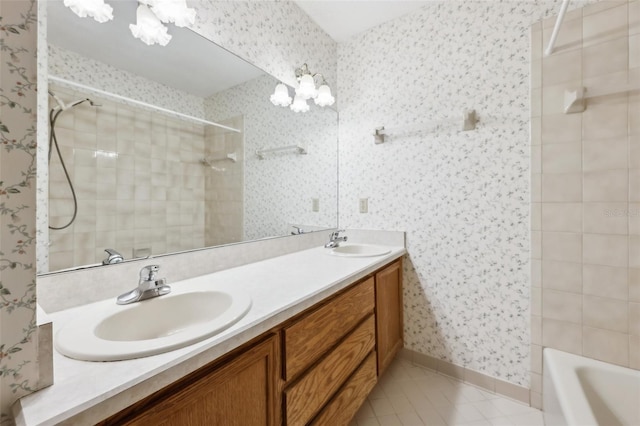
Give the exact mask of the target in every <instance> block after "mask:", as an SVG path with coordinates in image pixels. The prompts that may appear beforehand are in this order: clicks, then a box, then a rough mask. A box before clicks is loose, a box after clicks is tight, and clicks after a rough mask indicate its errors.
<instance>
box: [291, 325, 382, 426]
mask: <svg viewBox="0 0 640 426" xmlns="http://www.w3.org/2000/svg"><path fill="white" fill-rule="evenodd" d="M375 333H376V332H375V320H374V317H373V315H371V316H369V318H367V319H366V320H365V321H364V322H363V323H362V324H360V325H359V326H358V327H357V328H356V329H355V330H354V331H353V332H352V333H351V334H349V335H348V336H347V338H346V339H345V340H343V341H342V343H340V345H339V346H337V347H336V348H335V349H334V350H332V351H331V352H330V353H329V354H328V355H326V356H325V357H324V358H323V359H322V361H320V362H319V363H318V364H317V365H315V366H314V367H313V368H312V369H311V370H309V371H308V372H307V373H306V374H305V375H304V376H302V378H301V379H300V380H299V381H297V382H296V383H295V384H294V385H293V386H291V387H290V388H289V389H287V390H285V406H286V417H287V425H288V426H292V425H296V426H297V425H305V424H307V423H308V422H309V420H311V419H312V418H313V416H314V415H315V414H316V413H317V412H318V411H319V410H320V408H322V406H323V405H324V404H326V403H327V401H329V400H330V399H331V396H332V395H333V394H334V393H335V392H336V391H337V390H338V389H339V388H340V387H341V386H342V384H343V383H344V382H345V381H347V379H348V378H349V376H351V375H352V374H353V372H354V371H355V370H356V369H357V368H358V366H359V365H360V364H361V363H362V360H363V359H365V358H366V357H367V355H368V354H370V353H371V351H372V350H373V349H374V345H375ZM374 370H375V368H374Z"/></svg>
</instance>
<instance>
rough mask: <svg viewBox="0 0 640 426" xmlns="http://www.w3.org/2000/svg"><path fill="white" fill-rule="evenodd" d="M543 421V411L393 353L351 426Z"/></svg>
mask: <svg viewBox="0 0 640 426" xmlns="http://www.w3.org/2000/svg"><path fill="white" fill-rule="evenodd" d="M371 425H376V426H396V425H410V426H421V425H428V426H432V425H433V426H440V425H442V426H452V425H456V426H458V425H459V426H462V425H465V426H493V425H496V426H498V425H499V426H529V425H531V426H543V425H544V423H543V420H542V412H541V411H540V410H536V409H534V408H531V407H529V406H527V405H524V404H522V403H520V402H517V401H514V400H512V399H509V398H506V397H503V396H500V395H496V394H494V393H491V392H488V391H485V390H482V389H480V388H477V387H475V386H472V385H469V384H466V383H463V382H460V381H457V380H455V379H453V378H450V377H448V376H444V375H441V374H438V373H436V372H434V371H432V370H429V369H426V368H423V367H420V366H416V365H414V364H412V363H411V362H409V361H407V360H405V359H402V358H399V357H398V358H396V359H395V361H393V363H392V364H391V365H390V366H389V369H388V370H387V371H386V372H385V373H384V375H383V376H382V377H381V378H380V380H379V382H378V384H377V385H376V387H375V388H374V389H373V391H372V392H371V395H369V397H368V398H367V400H366V401H365V403H364V404H363V406H362V408H361V409H360V411H359V412H358V414H356V416H355V418H354V421H353V422H352V423H351V425H350V426H371Z"/></svg>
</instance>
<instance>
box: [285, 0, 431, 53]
mask: <svg viewBox="0 0 640 426" xmlns="http://www.w3.org/2000/svg"><path fill="white" fill-rule="evenodd" d="M295 3H296V4H297V5H298V6H299V7H300V8H301V9H302V10H303V11H304V12H305V13H306V14H307V15H309V17H311V19H312V20H313V21H314V22H315V23H316V24H318V26H319V27H320V28H322V29H323V30H324V31H325V32H326V33H327V34H329V36H330V37H331V38H332V39H334V40H335V41H337V42H339V43H340V42H345V41H347V40H349V39H350V38H352V37H353V36H355V35H356V34H359V33H361V32H364V31H366V30H369V29H371V28H373V27H376V26H378V25H380V24H382V23H383V22H387V21H390V20H392V19H395V18H398V17H400V16H402V15H406V14H407V13H410V12H413V11H414V10H416V9H419V8H421V7H422V6H424V5H425V4H426V3H427V1H424V0H356V1H353V0H352V1H342V0H296V1H295Z"/></svg>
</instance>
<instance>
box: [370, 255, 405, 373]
mask: <svg viewBox="0 0 640 426" xmlns="http://www.w3.org/2000/svg"><path fill="white" fill-rule="evenodd" d="M375 278H376V279H375V281H376V351H377V353H378V376H380V375H381V374H382V373H383V372H384V370H385V369H386V368H387V367H388V366H389V364H390V363H391V361H393V358H394V357H395V356H396V353H397V352H398V351H399V350H400V348H402V330H403V318H402V316H403V313H402V260H401V259H399V260H397V261H396V262H394V263H392V264H391V265H389V266H387V267H385V268H384V269H382V270H380V271H379V272H377V273H376V275H375Z"/></svg>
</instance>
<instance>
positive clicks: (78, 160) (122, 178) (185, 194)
mask: <svg viewBox="0 0 640 426" xmlns="http://www.w3.org/2000/svg"><path fill="white" fill-rule="evenodd" d="M50 89H51V90H53V91H54V92H55V93H56V94H57V95H58V96H59V97H61V98H62V99H64V100H65V101H69V100H71V99H82V98H85V97H86V94H82V93H74V92H73V91H70V90H69V89H63V88H61V87H57V86H50ZM95 101H96V102H97V103H98V104H100V106H97V107H94V106H90V105H89V103H87V102H85V103H83V104H81V105H79V106H77V107H74V108H70V109H68V110H66V111H64V112H63V113H62V114H61V115H60V116H59V118H58V120H57V122H56V135H57V139H58V142H59V145H60V149H61V153H62V157H63V159H64V162H65V165H66V167H67V170H68V171H69V174H70V177H71V181H72V182H73V184H74V187H75V191H76V195H77V198H78V214H77V218H76V220H75V221H74V222H73V223H72V224H71V225H70V226H69V227H67V228H65V229H62V230H52V229H50V230H49V244H50V246H49V253H50V255H49V269H50V270H59V269H64V268H69V267H71V266H77V265H86V264H91V263H96V262H100V261H101V260H102V259H104V258H105V257H106V254H105V252H104V250H105V249H106V248H111V249H115V250H117V251H118V252H120V253H121V254H122V255H123V256H124V257H125V258H132V257H141V256H142V257H144V256H147V255H149V254H161V253H167V252H174V251H179V250H186V249H192V248H197V247H204V243H205V232H204V225H205V202H204V193H205V177H206V176H207V175H208V174H211V170H210V169H208V168H206V167H205V166H204V165H202V164H201V163H200V160H201V159H202V158H203V157H204V153H205V129H204V126H202V125H200V124H191V123H189V122H186V121H183V120H178V119H172V118H170V117H167V116H164V115H162V114H154V113H151V112H149V111H144V110H141V109H139V108H133V107H130V106H127V105H123V104H121V103H116V102H111V101H107V100H104V99H95ZM51 106H52V107H53V106H54V104H52V105H51ZM49 176H50V186H49V214H50V221H49V224H50V225H51V226H56V227H61V226H63V225H65V224H67V223H68V222H69V220H70V219H71V217H72V214H73V199H72V196H71V192H70V189H69V185H68V183H67V181H66V177H65V175H64V171H63V169H62V167H61V164H60V161H59V159H58V156H57V155H56V154H55V149H54V154H53V155H52V157H51V163H50V167H49ZM40 272H43V271H40Z"/></svg>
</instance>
